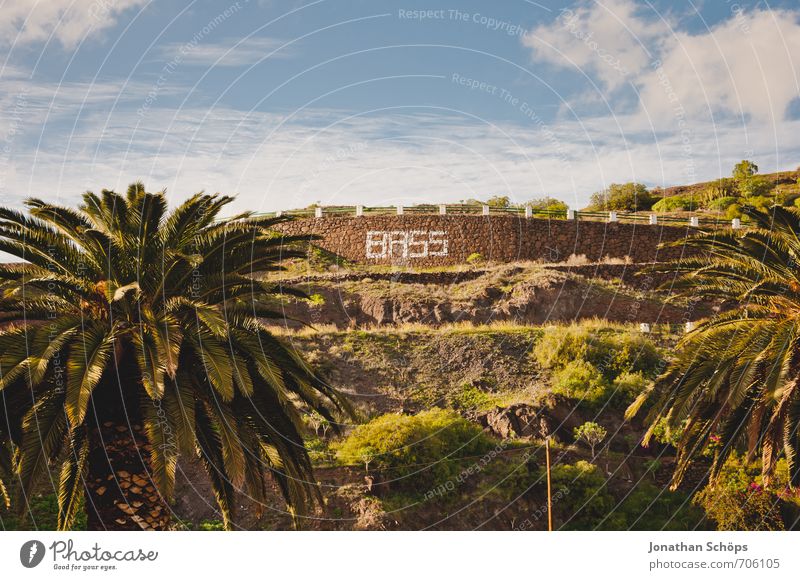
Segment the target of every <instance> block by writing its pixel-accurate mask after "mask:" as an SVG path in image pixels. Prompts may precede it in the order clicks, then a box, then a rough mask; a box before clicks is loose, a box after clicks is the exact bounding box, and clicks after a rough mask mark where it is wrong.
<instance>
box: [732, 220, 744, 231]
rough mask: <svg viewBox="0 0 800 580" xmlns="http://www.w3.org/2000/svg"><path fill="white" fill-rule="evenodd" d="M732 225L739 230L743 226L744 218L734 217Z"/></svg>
mask: <svg viewBox="0 0 800 580" xmlns="http://www.w3.org/2000/svg"><path fill="white" fill-rule="evenodd" d="M731 227H732V228H733V229H735V230H738V229H739V228H740V227H742V220H740V219H739V218H733V219H732V220H731Z"/></svg>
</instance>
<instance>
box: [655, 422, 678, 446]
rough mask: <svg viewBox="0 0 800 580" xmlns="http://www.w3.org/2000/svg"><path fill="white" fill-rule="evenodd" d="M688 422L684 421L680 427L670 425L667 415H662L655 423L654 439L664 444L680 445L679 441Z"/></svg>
mask: <svg viewBox="0 0 800 580" xmlns="http://www.w3.org/2000/svg"><path fill="white" fill-rule="evenodd" d="M685 425H686V423H685V422H684V423H683V424H682V425H681V426H680V427H677V428H675V427H670V426H669V422H668V421H667V418H666V417H661V419H659V420H658V421H656V423H655V425H653V439H654V440H655V441H657V442H659V443H661V444H662V445H672V446H673V447H676V448H677V447H678V442H679V441H680V440H681V437H683V429H684V427H685Z"/></svg>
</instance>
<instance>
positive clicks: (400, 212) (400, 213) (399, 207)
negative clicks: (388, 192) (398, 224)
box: [397, 205, 403, 215]
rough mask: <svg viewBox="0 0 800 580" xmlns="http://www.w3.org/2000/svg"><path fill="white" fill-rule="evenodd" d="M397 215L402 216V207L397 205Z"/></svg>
mask: <svg viewBox="0 0 800 580" xmlns="http://www.w3.org/2000/svg"><path fill="white" fill-rule="evenodd" d="M397 215H403V206H402V205H398V206H397Z"/></svg>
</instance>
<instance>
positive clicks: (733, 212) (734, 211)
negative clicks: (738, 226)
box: [725, 203, 742, 220]
mask: <svg viewBox="0 0 800 580" xmlns="http://www.w3.org/2000/svg"><path fill="white" fill-rule="evenodd" d="M725 217H726V218H728V219H729V220H732V219H734V218H741V217H742V206H741V205H739V204H738V203H733V204H731V205H729V206H728V209H726V210H725Z"/></svg>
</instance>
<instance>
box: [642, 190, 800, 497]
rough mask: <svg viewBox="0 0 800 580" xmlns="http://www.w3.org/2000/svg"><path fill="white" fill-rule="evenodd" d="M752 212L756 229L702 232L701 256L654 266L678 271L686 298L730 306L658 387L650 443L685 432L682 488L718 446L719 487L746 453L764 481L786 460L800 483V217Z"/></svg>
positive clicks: (681, 348) (692, 243)
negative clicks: (731, 463) (660, 431)
mask: <svg viewBox="0 0 800 580" xmlns="http://www.w3.org/2000/svg"><path fill="white" fill-rule="evenodd" d="M744 212H745V214H746V215H747V216H749V217H750V218H751V219H752V222H753V226H754V227H753V228H751V229H747V230H744V231H738V230H729V231H727V232H725V233H723V232H720V231H714V232H711V233H704V234H698V235H697V236H694V237H692V238H688V239H687V240H686V242H685V243H686V249H687V250H688V251H690V252H692V254H691V255H692V257H689V258H684V259H682V260H678V261H676V262H673V263H671V264H667V265H664V266H659V267H654V268H653V270H654V271H661V272H671V273H676V274H677V279H676V281H675V283H674V285H673V286H672V288H673V290H675V291H676V294H677V296H683V297H684V298H685V297H689V296H690V297H692V298H694V299H712V298H713V299H714V300H717V301H720V302H724V303H726V304H729V305H730V308H729V309H727V310H725V311H723V312H721V313H718V314H715V315H713V316H711V317H710V318H708V319H706V320H705V321H703V322H701V323H700V324H699V325H698V326H697V327H696V329H695V330H694V331H693V332H691V333H689V334H687V335H685V337H684V338H683V339H682V340H681V341H680V342H679V344H678V347H677V349H676V353H675V356H674V358H673V359H672V360H671V361H670V362H669V363H668V366H667V369H666V371H665V372H664V373H663V374H662V375H661V376H660V377H659V378H658V379H657V380H656V383H655V390H654V391H653V392H654V393H655V396H656V397H657V402H656V404H655V405H653V407H652V410H651V412H650V413H649V415H648V417H647V422H648V423H649V424H650V429H649V431H648V432H647V434H646V436H645V441H647V440H648V439H649V438H650V437H651V436H652V435H653V432H654V429H656V428H657V426H658V425H659V424H663V422H666V424H667V425H668V426H669V427H670V428H671V429H675V430H676V431H677V430H679V429H680V428H682V429H683V433H682V435H681V437H680V440H679V441H678V442H677V448H678V458H677V466H676V470H675V473H674V475H673V485H674V486H677V485H678V484H679V483H680V481H681V480H682V478H683V475H684V474H685V472H686V469H687V467H688V466H689V464H690V463H691V461H692V460H693V459H694V458H696V457H698V456H699V455H701V454H702V453H703V452H704V450H705V449H706V448H708V447H709V444H711V443H713V445H714V447H715V450H714V462H713V466H712V471H711V478H712V480H713V479H714V477H716V476H717V475H718V474H719V472H720V469H721V468H722V466H723V465H724V464H725V461H726V459H727V458H728V457H729V456H730V454H731V452H732V451H734V450H735V449H737V448H743V449H745V450H746V451H747V458H748V460H749V459H752V458H753V457H755V456H756V454H757V453H760V455H761V469H762V472H763V474H764V479H765V483H767V484H768V483H769V480H770V477H771V476H772V474H773V472H774V470H775V466H776V463H777V461H778V459H779V458H780V456H781V455H783V456H784V457H785V458H786V460H787V463H788V465H789V473H790V483H791V485H793V486H796V485H797V484H798V483H800V464H799V463H798V460H797V448H798V443H800V441H798V427H800V413H798V409H800V384H798V379H797V377H798V376H800V326H798V312H800V268H798V264H797V256H798V255H800V211H798V210H796V209H788V208H783V207H773V208H771V209H770V211H769V213H766V212H762V211H758V210H756V209H754V208H752V207H748V206H745V207H744ZM645 398H646V396H641V397H639V399H637V401H635V402H634V404H633V405H632V406H631V408H629V411H628V416H629V417H630V416H631V415H633V414H634V413H635V412H636V411H637V409H638V407H639V405H640V404H642V403H643V402H644V400H645ZM684 423H685V425H684ZM717 436H718V438H717Z"/></svg>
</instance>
